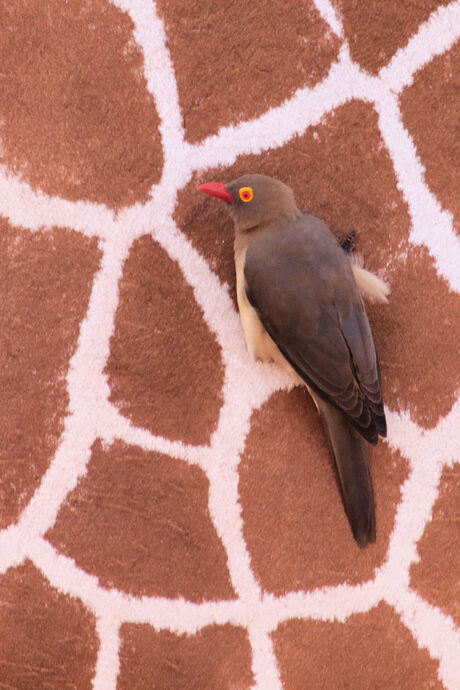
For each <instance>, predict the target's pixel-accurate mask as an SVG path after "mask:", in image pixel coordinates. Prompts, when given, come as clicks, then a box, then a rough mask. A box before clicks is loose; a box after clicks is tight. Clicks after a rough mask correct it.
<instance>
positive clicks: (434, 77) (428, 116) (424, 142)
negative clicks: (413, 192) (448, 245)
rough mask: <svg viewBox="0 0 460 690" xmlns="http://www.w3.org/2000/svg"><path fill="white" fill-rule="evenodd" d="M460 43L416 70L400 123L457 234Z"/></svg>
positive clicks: (404, 96)
mask: <svg viewBox="0 0 460 690" xmlns="http://www.w3.org/2000/svg"><path fill="white" fill-rule="evenodd" d="M459 75H460V42H457V43H456V44H455V45H454V47H453V48H452V49H451V50H450V51H448V52H447V53H445V54H444V55H440V56H438V57H436V58H434V60H433V61H432V62H429V63H428V65H426V67H424V69H422V70H420V72H417V73H416V75H415V78H414V83H413V84H412V86H410V87H409V88H407V89H406V90H405V91H403V93H402V95H401V110H402V116H403V122H404V124H405V126H406V127H407V129H408V130H409V133H410V134H411V136H412V138H413V140H414V143H415V145H416V147H417V154H418V155H419V157H420V159H421V161H422V163H423V165H424V167H425V169H426V173H425V179H426V181H427V183H428V185H429V187H430V189H431V191H432V192H433V193H434V194H436V196H437V198H438V199H439V201H440V202H441V204H442V205H443V207H444V208H446V209H448V210H449V211H451V212H452V213H453V215H454V219H455V225H456V228H457V232H458V233H460V195H459V194H458V190H459V189H460V166H459V165H458V161H459V160H460V128H459V118H458V113H459V112H460V76H459Z"/></svg>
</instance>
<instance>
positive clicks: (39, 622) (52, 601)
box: [0, 561, 99, 690]
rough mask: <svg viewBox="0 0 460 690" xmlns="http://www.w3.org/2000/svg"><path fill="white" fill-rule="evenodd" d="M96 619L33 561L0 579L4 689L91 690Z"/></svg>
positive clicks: (1, 682)
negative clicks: (66, 594)
mask: <svg viewBox="0 0 460 690" xmlns="http://www.w3.org/2000/svg"><path fill="white" fill-rule="evenodd" d="M95 622H96V621H95V619H94V616H93V614H91V613H90V612H89V611H88V610H87V609H85V607H84V606H83V604H82V603H81V602H80V601H78V600H77V599H73V598H72V597H67V596H65V595H64V594H60V593H59V592H58V591H57V590H56V589H54V588H53V587H51V586H50V584H49V583H48V582H47V580H45V578H44V577H43V576H42V575H41V574H40V573H39V571H38V570H37V569H36V568H35V567H34V566H33V565H32V564H31V563H30V562H29V561H27V562H26V563H25V564H24V565H21V566H20V567H18V568H14V569H11V570H9V571H8V572H7V573H6V574H5V575H1V576H0V630H1V634H0V687H1V688H2V689H3V688H4V689H5V690H10V689H11V688H18V690H19V689H20V690H45V688H46V689H47V690H48V689H50V690H55V689H56V690H57V689H58V688H59V690H74V689H75V688H78V690H85V689H87V690H90V688H91V687H92V679H93V677H94V673H95V666H96V654H97V650H98V646H99V643H98V640H97V636H96V632H95Z"/></svg>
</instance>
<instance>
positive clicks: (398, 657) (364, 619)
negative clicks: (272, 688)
mask: <svg viewBox="0 0 460 690" xmlns="http://www.w3.org/2000/svg"><path fill="white" fill-rule="evenodd" d="M272 636H273V639H274V642H275V651H276V655H277V658H278V663H279V666H280V671H281V678H282V681H283V687H284V690H304V688H305V679H306V678H308V688H309V689H311V690H322V689H323V688H331V690H332V689H334V690H339V688H350V689H351V688H359V689H360V690H384V689H386V688H395V689H396V688H411V690H412V688H414V689H415V688H420V689H422V688H423V689H426V690H428V688H430V689H431V688H433V689H439V690H441V689H442V688H443V687H444V686H443V685H442V683H441V682H440V681H439V680H438V678H437V667H438V664H437V662H436V661H435V660H434V659H431V658H430V657H429V655H428V653H427V651H426V650H425V649H419V648H418V647H417V643H416V642H415V640H414V639H413V637H412V636H411V634H410V633H409V631H408V630H407V628H405V627H404V626H403V625H402V623H401V621H400V620H399V618H398V616H397V615H396V614H395V613H394V611H393V610H392V609H391V608H390V607H389V606H387V605H386V604H379V606H377V608H375V609H372V610H371V611H369V612H368V613H359V614H355V615H353V616H350V618H349V619H348V620H347V621H345V623H338V622H334V623H329V622H323V621H314V620H305V621H300V620H291V621H288V622H286V623H282V624H281V625H280V626H279V627H278V629H277V630H276V631H275V632H274V633H273V635H272Z"/></svg>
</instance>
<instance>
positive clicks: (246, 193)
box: [238, 187, 254, 204]
mask: <svg viewBox="0 0 460 690" xmlns="http://www.w3.org/2000/svg"><path fill="white" fill-rule="evenodd" d="M238 194H239V195H240V199H241V201H244V202H245V203H246V204H247V203H248V201H252V200H253V198H254V192H253V191H252V187H241V188H240V189H239V190H238Z"/></svg>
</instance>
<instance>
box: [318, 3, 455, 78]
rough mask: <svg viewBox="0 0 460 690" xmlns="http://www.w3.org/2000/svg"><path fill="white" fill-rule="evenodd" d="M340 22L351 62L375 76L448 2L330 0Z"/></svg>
mask: <svg viewBox="0 0 460 690" xmlns="http://www.w3.org/2000/svg"><path fill="white" fill-rule="evenodd" d="M332 2H333V4H334V5H335V6H336V8H337V9H338V10H339V12H340V15H341V17H342V20H343V28H344V32H345V38H346V39H347V41H348V43H349V45H350V54H351V57H352V59H353V60H355V61H356V62H358V63H359V64H360V65H361V67H363V68H364V69H365V70H367V71H368V72H370V73H371V74H377V72H378V71H379V70H380V68H381V67H383V66H384V65H386V64H387V62H388V61H389V60H390V58H392V57H393V55H394V53H396V51H397V50H398V49H399V48H403V47H404V46H405V45H406V44H407V42H408V40H409V39H410V37H411V36H412V34H413V33H414V32H415V31H416V30H417V28H418V26H419V25H420V24H422V23H423V22H425V21H426V20H427V19H428V17H429V16H430V14H431V13H432V12H434V10H436V9H437V8H438V7H441V6H442V5H447V4H448V3H449V0H416V1H415V2H408V3H401V2H397V0H367V1H366V2H360V0H332Z"/></svg>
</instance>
